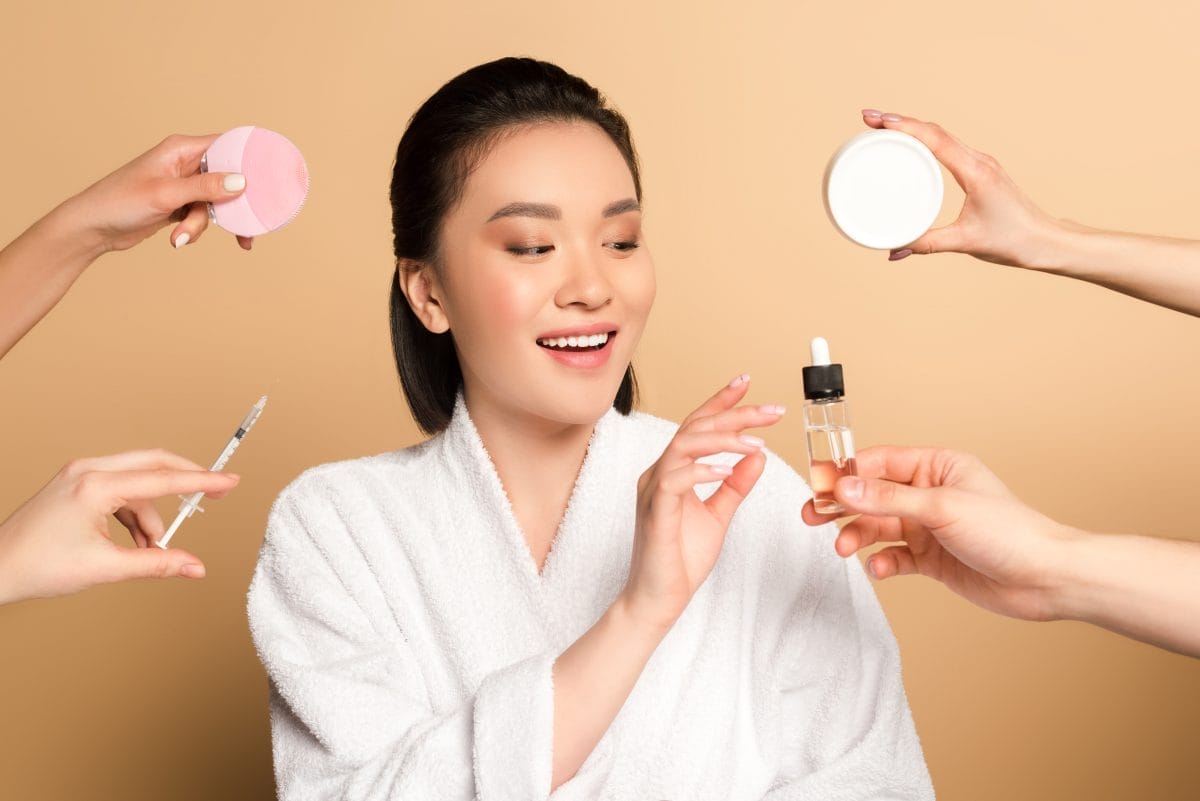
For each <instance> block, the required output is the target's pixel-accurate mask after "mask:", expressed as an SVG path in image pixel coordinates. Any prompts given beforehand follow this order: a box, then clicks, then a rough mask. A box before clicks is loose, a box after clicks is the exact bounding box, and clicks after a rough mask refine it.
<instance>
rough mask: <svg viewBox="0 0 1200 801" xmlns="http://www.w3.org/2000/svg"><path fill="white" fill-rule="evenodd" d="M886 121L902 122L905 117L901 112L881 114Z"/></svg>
mask: <svg viewBox="0 0 1200 801" xmlns="http://www.w3.org/2000/svg"><path fill="white" fill-rule="evenodd" d="M881 116H882V119H883V121H884V122H900V120H902V119H904V118H903V117H901V116H900V115H899V114H883V115H881Z"/></svg>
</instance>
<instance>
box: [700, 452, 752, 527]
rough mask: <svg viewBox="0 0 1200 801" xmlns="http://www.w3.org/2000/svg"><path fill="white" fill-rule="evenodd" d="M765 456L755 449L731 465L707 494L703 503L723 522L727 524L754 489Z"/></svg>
mask: <svg viewBox="0 0 1200 801" xmlns="http://www.w3.org/2000/svg"><path fill="white" fill-rule="evenodd" d="M766 464H767V456H766V454H764V453H763V452H762V451H756V452H755V453H752V454H750V455H749V456H746V457H743V458H742V459H741V461H739V462H738V463H737V464H735V465H734V466H733V470H732V471H730V474H729V475H728V476H727V477H726V478H725V480H724V481H723V482H722V483H721V486H719V487H717V491H716V492H714V493H713V494H712V495H711V496H709V498H708V500H707V501H705V502H704V505H705V506H707V507H708V510H709V511H710V512H712V514H713V515H714V516H715V517H716V518H717V519H718V520H720V521H721V522H722V523H723V524H725V525H729V521H730V520H732V519H733V513H734V512H736V511H737V508H738V506H740V505H741V503H742V501H744V500H745V499H746V496H747V495H749V494H750V490H752V489H754V485H755V484H756V483H758V479H759V477H760V476H761V475H762V472H763V468H764V467H766Z"/></svg>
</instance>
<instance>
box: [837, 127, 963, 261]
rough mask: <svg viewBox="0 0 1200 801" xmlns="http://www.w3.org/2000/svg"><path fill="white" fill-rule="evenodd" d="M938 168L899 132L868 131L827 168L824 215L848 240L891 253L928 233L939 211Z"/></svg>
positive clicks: (926, 152)
mask: <svg viewBox="0 0 1200 801" xmlns="http://www.w3.org/2000/svg"><path fill="white" fill-rule="evenodd" d="M943 192H944V187H943V185H942V169H941V165H939V164H938V161H937V159H936V158H934V156H933V153H931V152H930V151H929V148H927V147H925V145H923V144H921V143H920V142H919V141H917V140H916V139H915V138H914V137H912V136H909V135H908V134H906V133H901V132H900V131H889V130H870V131H864V132H863V133H860V134H859V135H858V136H855V137H854V138H853V139H851V140H850V141H848V142H846V144H844V145H842V146H841V147H840V148H839V149H838V151H837V153H835V154H834V155H833V158H832V159H830V160H829V166H828V167H827V168H826V170H825V211H826V212H827V213H828V214H829V219H830V220H832V221H833V224H834V225H835V226H837V229H838V230H839V231H841V232H842V234H844V235H845V236H846V238H847V239H849V240H850V241H852V242H855V243H857V244H859V245H863V246H864V247H868V248H876V249H879V250H893V249H895V248H898V247H901V246H903V245H907V244H909V243H910V242H912V241H913V240H915V239H918V238H920V236H921V235H922V234H924V233H925V232H926V231H928V230H929V228H930V226H932V225H933V222H934V220H936V219H937V216H938V212H940V211H941V210H942V195H943Z"/></svg>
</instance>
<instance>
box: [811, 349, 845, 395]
mask: <svg viewBox="0 0 1200 801" xmlns="http://www.w3.org/2000/svg"><path fill="white" fill-rule="evenodd" d="M812 350H813V361H814V362H824V363H823V364H812V365H809V366H808V367H805V368H804V369H803V370H802V371H801V373H802V375H803V376H804V397H805V399H806V400H830V399H832V398H840V397H842V396H843V395H845V394H846V382H845V381H844V380H843V378H842V366H841V365H840V364H829V361H828V359H829V345H828V343H826V342H825V340H824V339H821V338H820V337H817V339H814V340H813V347H812ZM821 354H823V358H822V355H821Z"/></svg>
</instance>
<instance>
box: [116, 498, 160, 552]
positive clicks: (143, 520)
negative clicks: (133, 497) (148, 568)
mask: <svg viewBox="0 0 1200 801" xmlns="http://www.w3.org/2000/svg"><path fill="white" fill-rule="evenodd" d="M125 508H126V509H128V510H129V511H130V512H132V513H133V516H134V521H135V522H136V523H137V527H138V530H139V531H140V532H141V533H142V536H143V537H144V538H145V539H146V544H145V545H140V546H139V547H142V548H147V547H149V546H151V545H153V544H154V543H156V542H158V538H159V537H161V536H162V535H163V532H164V531H166V526H164V525H163V519H162V515H160V514H159V513H158V509H156V508H154V503H153V502H152V501H149V500H141V501H130V502H129V503H128V504H126V506H125Z"/></svg>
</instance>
